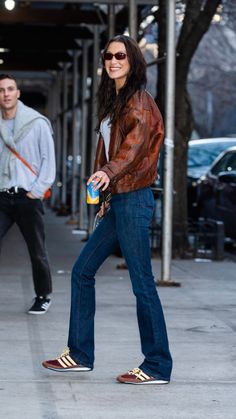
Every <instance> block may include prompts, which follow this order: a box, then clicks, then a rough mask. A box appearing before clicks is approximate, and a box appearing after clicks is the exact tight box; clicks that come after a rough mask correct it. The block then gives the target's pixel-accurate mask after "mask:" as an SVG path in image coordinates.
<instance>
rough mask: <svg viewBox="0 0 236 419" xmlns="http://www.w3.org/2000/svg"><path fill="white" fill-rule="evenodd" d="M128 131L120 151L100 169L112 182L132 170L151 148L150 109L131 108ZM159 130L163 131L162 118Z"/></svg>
mask: <svg viewBox="0 0 236 419" xmlns="http://www.w3.org/2000/svg"><path fill="white" fill-rule="evenodd" d="M127 123H128V133H127V134H126V136H125V138H124V140H123V142H122V143H121V145H120V148H119V151H118V152H117V154H116V155H115V156H114V158H112V160H111V161H109V162H108V163H106V164H105V165H104V166H103V167H102V168H101V169H100V170H102V171H104V172H105V173H106V174H107V175H108V177H109V178H110V180H111V181H112V182H117V181H118V180H119V179H121V178H122V177H123V176H124V175H125V174H126V173H128V172H132V170H133V169H134V168H135V167H136V166H137V164H138V163H139V162H140V161H141V160H142V159H143V158H144V157H145V156H147V151H148V148H149V141H148V139H149V130H150V126H149V125H150V111H149V110H146V111H142V112H140V111H139V110H137V109H132V108H131V109H130V110H129V115H128V119H127ZM156 129H157V132H158V131H159V129H160V130H161V132H162V120H161V118H160V120H159V121H158V122H157V126H156Z"/></svg>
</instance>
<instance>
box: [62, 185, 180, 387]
mask: <svg viewBox="0 0 236 419" xmlns="http://www.w3.org/2000/svg"><path fill="white" fill-rule="evenodd" d="M153 210H154V200H153V194H152V191H151V190H150V188H144V189H140V190H137V191H134V192H128V193H121V194H117V195H114V196H113V197H112V200H111V209H110V211H109V212H108V213H107V215H106V216H105V218H104V219H103V221H102V222H101V223H100V224H99V225H98V227H97V228H96V230H95V231H94V232H93V234H92V235H91V237H90V238H89V240H88V242H87V243H86V245H85V247H84V248H83V250H82V252H81V254H80V256H79V258H78V259H77V261H76V263H75V265H74V267H73V270H72V287H71V314H70V328H69V338H68V347H69V348H70V353H71V355H72V357H74V358H75V360H77V361H80V362H81V363H83V364H84V365H85V366H87V367H91V368H92V367H93V363H94V315H95V274H96V272H97V270H98V268H99V267H100V266H101V264H102V263H103V262H104V261H105V259H106V258H107V257H108V256H109V255H110V254H111V253H112V252H113V251H114V250H115V249H116V247H117V244H118V243H119V244H120V247H121V250H122V253H123V256H124V258H125V260H126V262H127V265H128V269H129V274H130V278H131V282H132V289H133V292H134V295H135V296H136V301H137V318H138V325H139V331H140V338H141V348H142V352H143V354H144V357H145V358H144V361H143V363H142V364H141V365H140V368H141V369H142V370H143V371H145V372H146V373H148V374H151V375H153V376H154V377H156V378H160V377H162V378H166V379H169V378H170V374H171V369H172V359H171V355H170V352H169V345H168V338H167V332H166V325H165V320H164V315H163V311H162V306H161V302H160V300H159V297H158V294H157V290H156V286H155V282H154V278H153V275H152V268H151V254H150V242H149V226H150V222H151V220H152V216H153ZM121 333H122V330H121Z"/></svg>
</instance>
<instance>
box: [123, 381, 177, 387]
mask: <svg viewBox="0 0 236 419" xmlns="http://www.w3.org/2000/svg"><path fill="white" fill-rule="evenodd" d="M117 381H118V382H119V383H121V384H133V385H135V386H144V385H151V384H155V385H163V384H169V381H166V380H156V381H141V382H140V383H135V382H131V381H120V380H117Z"/></svg>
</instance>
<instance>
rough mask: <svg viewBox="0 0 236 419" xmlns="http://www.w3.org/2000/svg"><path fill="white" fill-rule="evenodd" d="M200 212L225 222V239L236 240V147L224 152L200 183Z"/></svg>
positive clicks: (202, 214)
mask: <svg viewBox="0 0 236 419" xmlns="http://www.w3.org/2000/svg"><path fill="white" fill-rule="evenodd" d="M198 210H199V215H200V216H201V217H204V218H210V219H213V220H219V221H223V222H224V227H225V237H230V238H233V239H236V147H231V148H230V149H227V150H225V151H224V152H222V153H221V154H220V155H219V156H218V158H217V159H216V160H215V161H214V163H213V164H212V166H211V167H210V169H209V170H208V172H207V174H206V175H205V176H203V177H202V178H201V179H200V180H199V182H198Z"/></svg>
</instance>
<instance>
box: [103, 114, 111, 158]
mask: <svg viewBox="0 0 236 419" xmlns="http://www.w3.org/2000/svg"><path fill="white" fill-rule="evenodd" d="M100 132H101V134H102V137H103V141H104V145H105V152H106V158H107V161H109V146H110V137H111V122H110V118H109V116H108V117H107V118H105V119H103V120H102V122H101V125H100Z"/></svg>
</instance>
